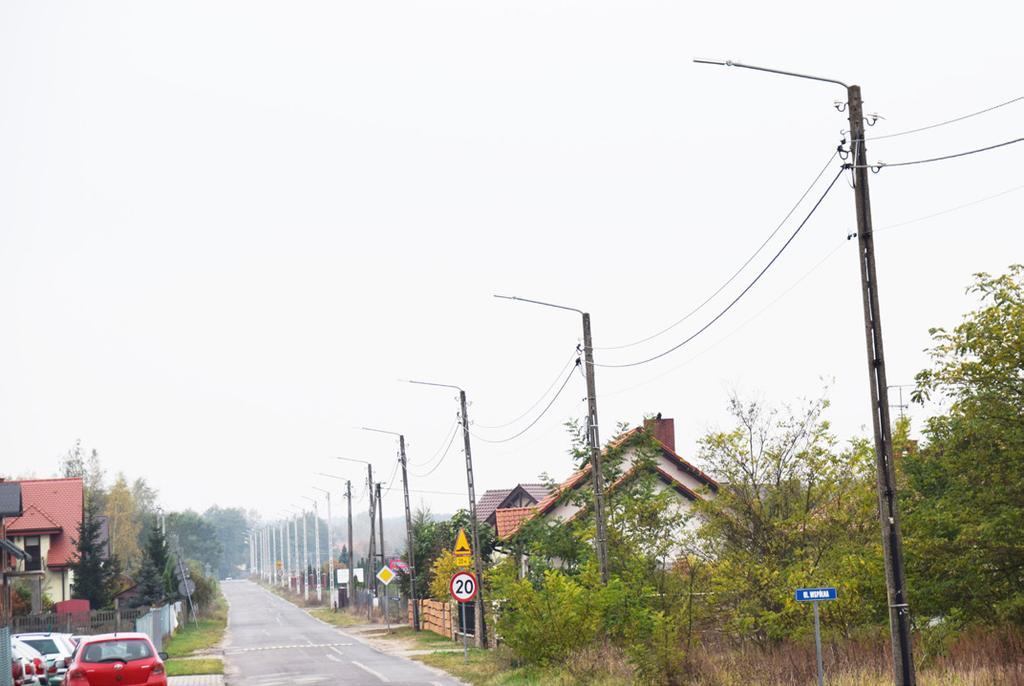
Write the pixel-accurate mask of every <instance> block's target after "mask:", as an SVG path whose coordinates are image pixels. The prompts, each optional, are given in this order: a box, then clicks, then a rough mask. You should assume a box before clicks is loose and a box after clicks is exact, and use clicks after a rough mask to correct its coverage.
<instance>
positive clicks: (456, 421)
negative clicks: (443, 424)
mask: <svg viewBox="0 0 1024 686" xmlns="http://www.w3.org/2000/svg"><path fill="white" fill-rule="evenodd" d="M458 425H459V416H458V415H455V419H453V420H452V423H451V426H449V427H448V430H447V431H445V432H444V435H445V437H444V438H443V439H442V440H441V445H439V446H437V450H435V451H434V452H433V453H432V454H431V455H430V458H429V459H427V460H426V461H425V462H424V464H430V463H431V462H433V461H434V460H436V459H437V456H438V455H440V454H441V451H442V450H444V446H445V444H446V443H447V442H448V434H449V433H451V432H452V431H454V430H455V427H457V426H458ZM408 464H409V465H410V466H411V465H418V464H419V462H418V461H415V460H409V461H408Z"/></svg>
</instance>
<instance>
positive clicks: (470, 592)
mask: <svg viewBox="0 0 1024 686" xmlns="http://www.w3.org/2000/svg"><path fill="white" fill-rule="evenodd" d="M476 586H477V583H476V576H475V575H474V574H473V572H456V573H455V574H454V575H453V576H452V582H451V583H450V584H449V585H448V590H449V591H451V594H452V598H455V600H457V601H459V602H460V603H468V602H470V601H471V600H473V598H476Z"/></svg>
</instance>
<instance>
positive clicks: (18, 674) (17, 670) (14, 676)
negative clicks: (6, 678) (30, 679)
mask: <svg viewBox="0 0 1024 686" xmlns="http://www.w3.org/2000/svg"><path fill="white" fill-rule="evenodd" d="M24 679H25V667H24V666H23V665H22V664H21V660H19V659H18V658H16V657H14V656H13V655H11V682H12V683H13V684H14V686H24V684H25V680H24Z"/></svg>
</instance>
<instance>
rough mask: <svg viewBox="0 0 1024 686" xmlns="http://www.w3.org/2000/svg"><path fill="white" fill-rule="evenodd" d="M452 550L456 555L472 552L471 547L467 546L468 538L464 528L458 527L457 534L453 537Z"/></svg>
mask: <svg viewBox="0 0 1024 686" xmlns="http://www.w3.org/2000/svg"><path fill="white" fill-rule="evenodd" d="M452 552H453V553H455V554H456V555H472V554H473V549H472V548H470V547H469V540H468V539H467V538H466V530H465V529H459V535H458V536H457V537H456V539H455V549H454V550H453V551H452Z"/></svg>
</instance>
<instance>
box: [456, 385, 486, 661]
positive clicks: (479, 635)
mask: <svg viewBox="0 0 1024 686" xmlns="http://www.w3.org/2000/svg"><path fill="white" fill-rule="evenodd" d="M459 405H460V407H461V409H462V416H461V420H462V443H463V446H464V448H465V453H466V490H467V491H468V493H469V528H470V535H471V536H472V537H473V568H474V570H475V571H476V578H477V579H483V578H484V564H483V551H481V550H480V534H479V527H478V522H477V520H476V485H475V483H474V480H473V451H472V449H471V447H470V444H469V408H468V405H469V404H468V403H467V402H466V392H465V391H464V390H462V389H461V388H460V389H459ZM483 592H484V589H483V584H482V583H481V584H478V587H477V599H478V602H477V608H476V612H475V613H474V620H475V621H474V622H473V623H474V631H473V633H474V634H475V636H474V637H473V639H474V642H475V643H476V645H477V646H478V647H481V648H483V647H485V646H486V645H487V637H486V635H485V632H486V630H487V623H486V620H485V619H484V596H483Z"/></svg>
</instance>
